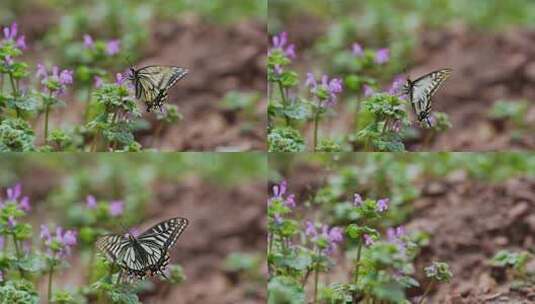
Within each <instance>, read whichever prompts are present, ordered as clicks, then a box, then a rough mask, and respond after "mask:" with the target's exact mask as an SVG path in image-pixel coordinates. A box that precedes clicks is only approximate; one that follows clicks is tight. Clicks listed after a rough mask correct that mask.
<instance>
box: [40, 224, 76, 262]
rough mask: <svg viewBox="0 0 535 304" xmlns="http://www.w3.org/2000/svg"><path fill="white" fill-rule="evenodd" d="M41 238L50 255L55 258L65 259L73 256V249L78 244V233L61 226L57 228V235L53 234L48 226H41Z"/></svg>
mask: <svg viewBox="0 0 535 304" xmlns="http://www.w3.org/2000/svg"><path fill="white" fill-rule="evenodd" d="M41 238H42V239H43V241H44V244H45V247H46V249H47V252H48V254H49V255H53V256H54V257H55V258H59V259H61V258H65V257H66V256H68V255H70V254H71V248H72V247H74V246H75V245H76V243H77V239H76V231H74V230H66V231H65V232H64V231H63V228H61V227H60V226H57V227H56V231H55V234H51V233H50V230H49V229H48V226H46V225H41Z"/></svg>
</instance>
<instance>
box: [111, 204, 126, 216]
mask: <svg viewBox="0 0 535 304" xmlns="http://www.w3.org/2000/svg"><path fill="white" fill-rule="evenodd" d="M123 211H124V204H123V202H122V201H113V202H111V203H110V209H109V212H110V215H111V216H119V215H121V214H123Z"/></svg>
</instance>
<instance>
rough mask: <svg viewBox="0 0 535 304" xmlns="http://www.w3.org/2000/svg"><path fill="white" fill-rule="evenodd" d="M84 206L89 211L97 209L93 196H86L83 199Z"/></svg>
mask: <svg viewBox="0 0 535 304" xmlns="http://www.w3.org/2000/svg"><path fill="white" fill-rule="evenodd" d="M85 202H86V206H87V208H89V209H95V208H96V207H97V200H96V199H95V197H94V196H93V195H88V196H87V197H86V198H85Z"/></svg>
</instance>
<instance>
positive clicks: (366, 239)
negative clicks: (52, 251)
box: [364, 234, 374, 246]
mask: <svg viewBox="0 0 535 304" xmlns="http://www.w3.org/2000/svg"><path fill="white" fill-rule="evenodd" d="M373 243H374V240H373V238H372V237H371V236H369V235H367V234H365V235H364V245H365V246H371V245H373Z"/></svg>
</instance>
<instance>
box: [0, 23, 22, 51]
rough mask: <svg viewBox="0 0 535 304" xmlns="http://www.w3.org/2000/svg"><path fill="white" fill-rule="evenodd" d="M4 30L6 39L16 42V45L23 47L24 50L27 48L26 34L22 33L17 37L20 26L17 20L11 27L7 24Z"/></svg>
mask: <svg viewBox="0 0 535 304" xmlns="http://www.w3.org/2000/svg"><path fill="white" fill-rule="evenodd" d="M3 32H4V39H5V40H6V41H12V42H15V45H16V46H17V47H18V48H20V49H23V50H25V49H26V37H25V36H24V35H20V36H18V37H17V34H18V26H17V23H16V22H13V23H12V24H11V26H9V27H7V26H6V27H4V29H3Z"/></svg>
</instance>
